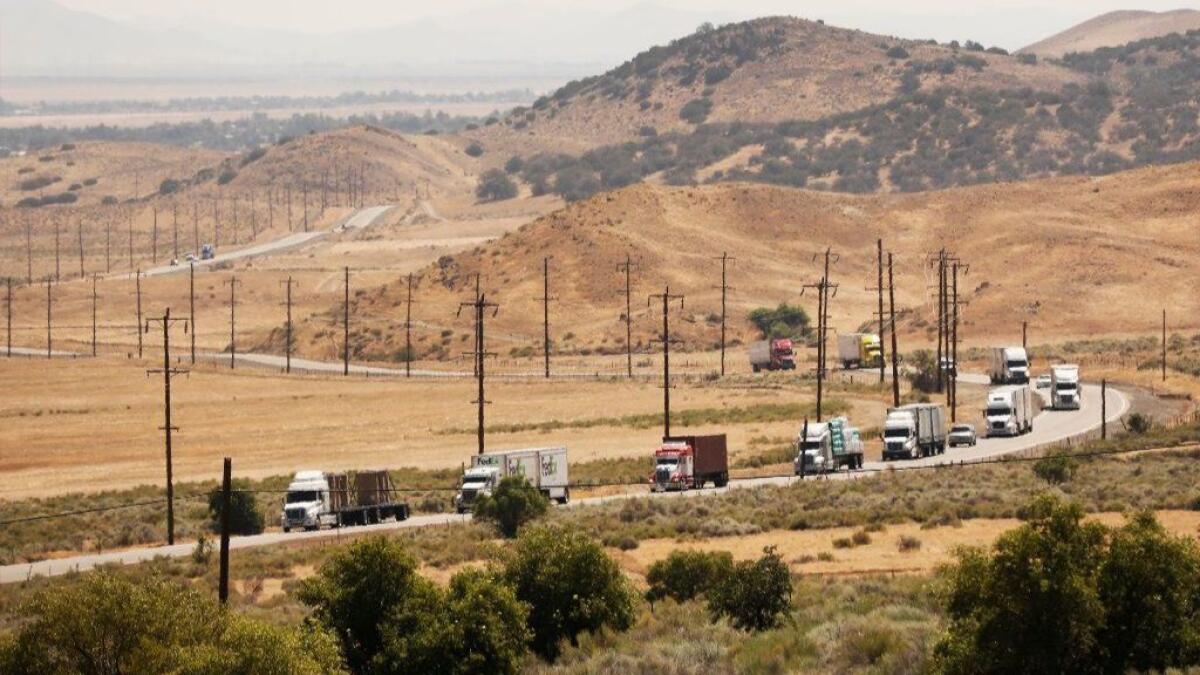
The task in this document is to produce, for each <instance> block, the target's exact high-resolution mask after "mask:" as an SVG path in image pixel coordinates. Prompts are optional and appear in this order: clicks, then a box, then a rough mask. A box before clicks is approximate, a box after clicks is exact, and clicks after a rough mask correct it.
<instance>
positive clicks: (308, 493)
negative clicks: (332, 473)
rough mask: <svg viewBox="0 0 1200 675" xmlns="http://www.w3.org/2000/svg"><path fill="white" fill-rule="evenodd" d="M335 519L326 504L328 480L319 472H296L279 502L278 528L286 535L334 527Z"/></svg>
mask: <svg viewBox="0 0 1200 675" xmlns="http://www.w3.org/2000/svg"><path fill="white" fill-rule="evenodd" d="M334 520H335V516H334V514H333V510H332V509H331V508H330V502H329V479H327V478H326V477H325V473H324V472H322V471H299V472H297V473H296V475H295V476H294V477H293V478H292V482H291V483H289V484H288V488H287V495H286V496H285V497H284V501H283V514H282V515H281V516H280V525H281V526H282V527H283V531H284V532H287V531H289V530H291V529H292V528H303V529H305V530H317V529H320V528H321V526H322V525H332V524H334Z"/></svg>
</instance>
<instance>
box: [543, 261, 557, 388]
mask: <svg viewBox="0 0 1200 675" xmlns="http://www.w3.org/2000/svg"><path fill="white" fill-rule="evenodd" d="M540 299H541V301H542V356H543V358H544V360H545V370H546V379H547V380H548V379H550V301H551V300H557V298H554V297H552V296H551V295H550V258H549V257H545V258H542V297H541V298H540Z"/></svg>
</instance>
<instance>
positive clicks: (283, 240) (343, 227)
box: [122, 206, 395, 278]
mask: <svg viewBox="0 0 1200 675" xmlns="http://www.w3.org/2000/svg"><path fill="white" fill-rule="evenodd" d="M393 208H395V207H392V206H371V207H368V208H365V209H359V210H357V211H355V212H354V213H352V214H350V215H349V216H347V217H345V218H343V219H342V220H341V221H340V222H339V223H338V224H336V225H334V226H333V228H332V229H329V230H319V231H316V232H294V233H292V234H289V235H287V236H286V237H280V238H279V239H275V240H273V241H268V242H264V243H262V244H255V245H253V246H247V247H245V248H239V249H237V250H235V251H230V252H228V253H219V254H217V255H216V256H213V257H212V258H210V259H208V260H197V261H196V267H198V268H199V267H205V266H209V265H219V264H221V263H226V262H234V261H237V260H242V259H245V258H256V257H259V256H264V255H270V254H272V253H281V252H283V251H287V250H290V249H293V248H299V247H301V246H306V245H308V244H310V243H312V242H314V241H317V240H319V239H323V238H325V237H327V236H329V235H330V234H333V233H336V232H345V231H347V230H361V229H365V228H368V227H370V226H372V225H374V224H375V222H376V221H377V220H379V219H380V218H382V217H383V216H384V215H386V214H387V213H388V212H389V211H391V210H392V209H393ZM187 268H188V264H187V263H186V262H185V261H182V260H181V261H179V264H178V265H174V266H172V265H163V266H162V267H153V268H151V269H148V270H146V271H144V272H142V276H146V277H156V276H161V275H164V274H176V273H179V272H184V271H186V270H187ZM122 276H124V277H126V278H132V275H129V274H125V275H122Z"/></svg>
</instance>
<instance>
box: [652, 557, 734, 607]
mask: <svg viewBox="0 0 1200 675" xmlns="http://www.w3.org/2000/svg"><path fill="white" fill-rule="evenodd" d="M732 571H733V556H732V555H730V554H729V552H728V551H711V552H708V551H671V553H670V554H669V555H668V556H667V557H666V558H665V559H663V560H659V561H658V562H656V563H654V564H653V565H651V566H650V570H649V572H647V574H646V582H647V583H648V584H649V585H650V588H649V590H647V591H646V599H647V600H649V601H650V602H657V601H658V600H661V599H663V598H671V599H673V600H675V601H676V602H686V601H688V600H691V599H692V598H695V597H696V596H698V595H701V594H704V593H709V592H711V591H712V590H713V589H715V588H716V587H717V586H719V585H720V584H722V583H724V582H725V579H726V578H727V577H728V576H729V574H730V573H731V572H732Z"/></svg>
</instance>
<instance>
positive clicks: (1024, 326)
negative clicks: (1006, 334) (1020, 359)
mask: <svg viewBox="0 0 1200 675" xmlns="http://www.w3.org/2000/svg"><path fill="white" fill-rule="evenodd" d="M1021 349H1029V322H1028V321H1022V322H1021ZM1025 358H1029V354H1028V353H1026V355H1025Z"/></svg>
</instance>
